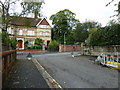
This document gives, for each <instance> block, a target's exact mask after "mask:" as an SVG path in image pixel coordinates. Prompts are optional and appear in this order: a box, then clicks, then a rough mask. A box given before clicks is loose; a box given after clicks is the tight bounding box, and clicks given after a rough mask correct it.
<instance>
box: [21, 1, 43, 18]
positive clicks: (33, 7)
mask: <svg viewBox="0 0 120 90" xmlns="http://www.w3.org/2000/svg"><path fill="white" fill-rule="evenodd" d="M43 3H44V2H22V3H21V6H22V8H23V11H22V14H23V15H25V14H26V15H27V14H30V13H33V14H34V18H38V17H40V16H41V14H40V11H41V6H42V4H43Z"/></svg>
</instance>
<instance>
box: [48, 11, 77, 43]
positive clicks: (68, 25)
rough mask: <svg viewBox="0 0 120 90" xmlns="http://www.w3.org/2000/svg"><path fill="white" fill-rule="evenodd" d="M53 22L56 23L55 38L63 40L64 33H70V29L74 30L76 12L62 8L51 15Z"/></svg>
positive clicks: (53, 30)
mask: <svg viewBox="0 0 120 90" xmlns="http://www.w3.org/2000/svg"><path fill="white" fill-rule="evenodd" d="M50 20H52V24H53V25H54V27H53V29H52V35H53V37H52V38H53V39H55V40H57V41H58V42H63V41H64V40H63V39H64V34H65V33H66V35H68V33H69V31H71V30H73V28H74V27H75V25H76V23H77V22H78V20H77V19H75V14H74V13H73V12H71V11H70V10H68V9H64V10H61V11H59V12H57V13H56V14H53V15H52V16H51V17H50Z"/></svg>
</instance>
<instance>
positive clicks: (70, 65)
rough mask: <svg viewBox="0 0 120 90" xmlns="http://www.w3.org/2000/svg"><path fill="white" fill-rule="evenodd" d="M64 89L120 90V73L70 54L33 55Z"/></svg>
mask: <svg viewBox="0 0 120 90" xmlns="http://www.w3.org/2000/svg"><path fill="white" fill-rule="evenodd" d="M33 56H34V58H36V59H38V61H39V62H40V64H41V65H42V66H43V67H44V68H45V69H46V70H47V71H48V73H49V74H50V75H51V76H52V77H53V78H54V79H55V80H56V81H57V82H58V83H59V84H60V85H61V86H62V87H63V88H118V71H117V70H113V69H110V68H107V67H102V66H100V65H98V64H94V62H93V61H92V60H90V58H91V57H89V56H79V57H74V58H73V57H71V55H70V53H52V54H40V55H33Z"/></svg>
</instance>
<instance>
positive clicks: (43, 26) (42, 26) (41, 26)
mask: <svg viewBox="0 0 120 90" xmlns="http://www.w3.org/2000/svg"><path fill="white" fill-rule="evenodd" d="M40 28H48V25H40Z"/></svg>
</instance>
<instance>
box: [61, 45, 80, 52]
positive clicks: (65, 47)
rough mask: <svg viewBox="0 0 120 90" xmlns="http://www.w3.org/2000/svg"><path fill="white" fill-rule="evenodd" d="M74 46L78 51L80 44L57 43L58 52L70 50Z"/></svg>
mask: <svg viewBox="0 0 120 90" xmlns="http://www.w3.org/2000/svg"><path fill="white" fill-rule="evenodd" d="M73 47H75V51H80V50H81V46H80V45H59V52H72V51H73V50H74V49H73Z"/></svg>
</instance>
